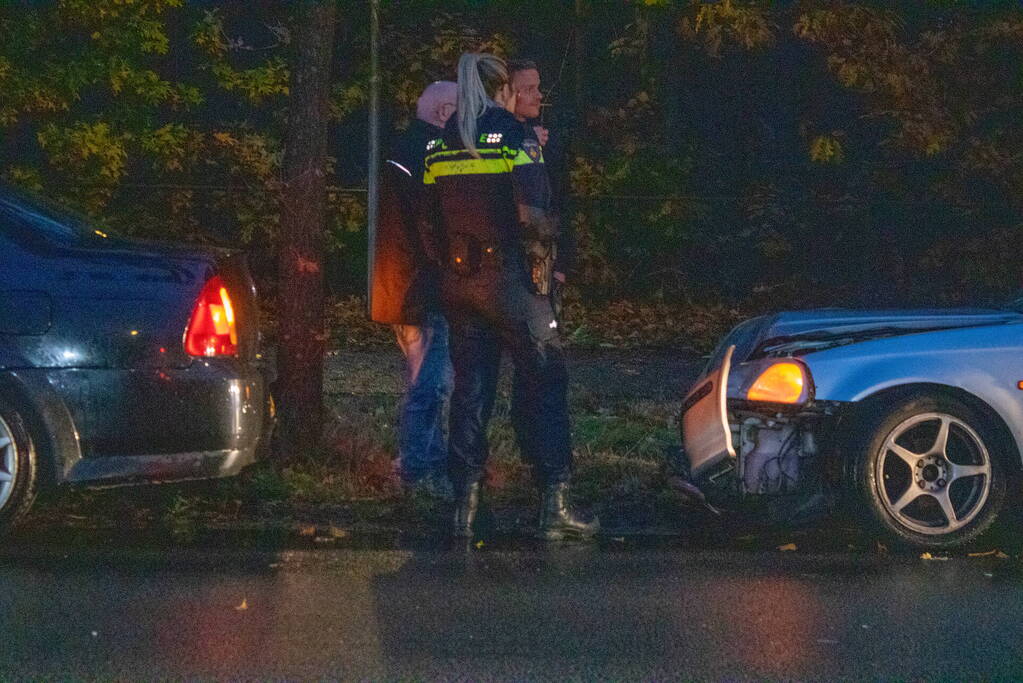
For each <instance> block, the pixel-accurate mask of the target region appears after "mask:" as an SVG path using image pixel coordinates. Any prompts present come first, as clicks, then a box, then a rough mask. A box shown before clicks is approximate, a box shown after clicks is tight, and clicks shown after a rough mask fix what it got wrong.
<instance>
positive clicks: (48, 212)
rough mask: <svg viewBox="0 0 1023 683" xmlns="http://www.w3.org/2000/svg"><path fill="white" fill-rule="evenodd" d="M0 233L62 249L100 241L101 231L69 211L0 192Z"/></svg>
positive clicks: (46, 203)
mask: <svg viewBox="0 0 1023 683" xmlns="http://www.w3.org/2000/svg"><path fill="white" fill-rule="evenodd" d="M0 232H3V233H4V234H6V235H8V236H10V237H11V238H12V239H14V240H17V241H22V242H24V241H27V242H37V243H38V242H44V243H48V244H58V245H64V246H74V245H79V244H83V243H88V242H93V241H96V240H102V239H104V238H106V237H107V235H106V233H104V232H103V231H102V230H99V229H97V228H95V227H94V226H92V225H90V224H89V223H88V221H87V220H86V219H84V218H82V217H81V216H78V215H76V214H75V213H74V212H72V211H67V210H65V209H62V208H61V207H59V206H57V205H55V204H52V203H50V202H48V201H46V200H44V199H41V198H38V197H28V196H25V195H22V194H20V193H17V192H14V191H12V190H9V189H8V188H2V189H0Z"/></svg>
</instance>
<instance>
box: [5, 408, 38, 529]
mask: <svg viewBox="0 0 1023 683" xmlns="http://www.w3.org/2000/svg"><path fill="white" fill-rule="evenodd" d="M0 400H2V399H0ZM38 485H39V468H38V458H37V454H36V448H35V443H34V441H33V440H32V435H31V432H30V431H29V429H28V426H27V425H26V424H25V420H24V418H23V417H22V415H21V414H20V413H18V412H17V411H16V410H14V409H13V408H10V407H9V406H6V405H4V404H2V403H0V534H3V533H4V532H6V531H9V530H10V529H11V527H13V526H14V524H15V523H16V522H17V521H18V520H19V519H20V518H21V517H22V516H23V515H24V514H25V513H26V512H28V510H29V508H30V507H31V506H32V502H33V501H34V500H35V498H36V494H37V493H38Z"/></svg>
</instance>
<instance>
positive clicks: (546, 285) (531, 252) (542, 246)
mask: <svg viewBox="0 0 1023 683" xmlns="http://www.w3.org/2000/svg"><path fill="white" fill-rule="evenodd" d="M525 245H526V263H527V264H529V277H530V280H532V282H533V291H534V292H535V293H536V294H539V295H541V296H550V293H551V283H552V282H553V280H554V259H555V258H556V257H557V255H558V246H557V244H555V243H554V242H548V241H539V240H528V241H527V242H526V243H525Z"/></svg>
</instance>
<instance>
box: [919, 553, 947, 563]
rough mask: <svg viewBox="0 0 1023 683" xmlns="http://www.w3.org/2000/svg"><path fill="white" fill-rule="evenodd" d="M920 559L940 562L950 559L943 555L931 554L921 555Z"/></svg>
mask: <svg viewBox="0 0 1023 683" xmlns="http://www.w3.org/2000/svg"><path fill="white" fill-rule="evenodd" d="M920 559H921V560H940V561H942V562H944V561H945V560H947V559H948V557H945V556H943V555H931V554H930V553H920Z"/></svg>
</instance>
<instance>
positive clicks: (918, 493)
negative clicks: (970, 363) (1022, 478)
mask: <svg viewBox="0 0 1023 683" xmlns="http://www.w3.org/2000/svg"><path fill="white" fill-rule="evenodd" d="M851 440H852V443H851V449H850V452H849V455H850V457H851V458H852V463H851V464H852V465H853V467H852V468H851V472H850V474H851V477H852V481H851V482H850V484H851V487H852V488H853V490H854V491H856V493H857V494H858V496H857V498H858V500H859V502H860V505H863V506H865V507H866V510H867V512H868V513H869V517H870V518H871V520H872V521H873V522H874V523H875V524H876V526H878V527H879V528H880V529H881V530H882V531H883V532H885V533H887V534H888V535H889V536H891V537H893V538H894V539H895V540H897V541H900V542H903V543H907V544H910V545H913V546H916V547H919V548H924V549H933V550H941V549H948V548H955V547H958V546H961V545H964V544H966V543H968V542H970V541H972V540H973V539H975V538H977V537H978V536H980V535H981V534H982V533H984V531H986V530H987V529H988V528H989V527H990V526H991V525H992V524H993V523H994V521H995V519H996V518H997V517H998V514H999V512H1001V510H1002V507H1003V506H1004V504H1005V492H1006V478H1007V470H1006V462H1005V458H1006V453H1005V447H1004V445H1003V444H1002V441H1001V439H999V438H998V435H997V432H995V431H994V430H993V429H991V428H990V426H989V425H988V422H987V421H986V420H985V419H984V418H983V417H982V416H981V415H979V414H977V413H976V411H974V410H972V409H971V408H970V407H969V406H967V405H965V404H963V403H962V402H960V401H957V400H955V399H953V398H950V397H942V396H915V397H911V398H908V399H902V400H899V401H897V402H894V403H893V402H891V401H873V402H870V403H868V404H865V405H864V411H863V413H862V415H861V419H860V420H859V421H857V426H856V429H855V430H854V434H853V435H852V436H851Z"/></svg>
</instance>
